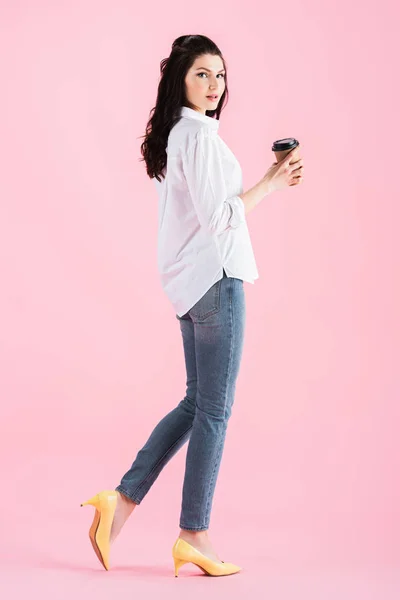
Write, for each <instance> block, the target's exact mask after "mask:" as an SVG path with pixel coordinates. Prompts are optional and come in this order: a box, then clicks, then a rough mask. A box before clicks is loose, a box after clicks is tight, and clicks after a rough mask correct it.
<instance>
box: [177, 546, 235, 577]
mask: <svg viewBox="0 0 400 600" xmlns="http://www.w3.org/2000/svg"><path fill="white" fill-rule="evenodd" d="M172 557H173V559H174V566H175V577H178V571H179V569H180V568H181V566H182V565H184V564H186V563H193V564H194V565H196V567H199V569H201V570H202V571H203V573H205V574H206V575H213V576H215V577H217V576H219V575H233V573H238V571H240V570H241V567H238V566H237V565H234V564H233V563H226V562H223V561H222V564H220V563H218V562H215V560H211V558H208V557H207V556H205V555H204V554H202V553H201V552H200V551H199V550H197V549H196V548H194V547H193V546H192V545H191V544H189V543H188V542H186V541H185V540H183V539H182V538H178V539H177V540H176V542H175V544H174V546H173V548H172Z"/></svg>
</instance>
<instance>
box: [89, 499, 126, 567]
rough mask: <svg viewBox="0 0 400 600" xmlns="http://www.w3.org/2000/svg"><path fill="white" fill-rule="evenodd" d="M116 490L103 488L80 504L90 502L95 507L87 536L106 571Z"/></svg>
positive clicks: (115, 505) (115, 504)
mask: <svg viewBox="0 0 400 600" xmlns="http://www.w3.org/2000/svg"><path fill="white" fill-rule="evenodd" d="M117 498H118V492H116V491H115V490H104V491H103V492H100V493H98V494H96V495H95V496H93V498H90V500H88V501H87V502H83V504H81V506H86V505H87V504H91V505H92V506H94V507H95V509H96V511H95V513H94V519H93V523H92V525H91V527H90V529H89V537H90V541H91V542H92V546H93V550H94V551H95V553H96V556H97V558H98V559H99V561H100V562H101V564H102V565H103V567H104V568H105V569H106V570H107V571H108V570H109V568H110V565H109V557H110V533H111V526H112V523H113V519H114V514H115V509H116V507H117Z"/></svg>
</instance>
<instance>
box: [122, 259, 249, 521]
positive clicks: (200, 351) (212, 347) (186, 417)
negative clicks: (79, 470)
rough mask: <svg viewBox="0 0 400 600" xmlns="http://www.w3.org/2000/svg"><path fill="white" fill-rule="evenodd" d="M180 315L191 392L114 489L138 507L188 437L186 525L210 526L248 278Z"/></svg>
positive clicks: (225, 285)
mask: <svg viewBox="0 0 400 600" xmlns="http://www.w3.org/2000/svg"><path fill="white" fill-rule="evenodd" d="M176 318H177V319H178V320H179V324H180V329H181V333H182V338H183V348H184V355H185V365H186V395H185V397H184V398H183V400H181V401H180V402H179V404H178V405H177V406H176V407H175V408H174V409H173V410H171V411H170V412H169V413H168V414H167V415H166V416H165V417H163V419H161V421H160V422H159V423H158V424H157V425H156V427H155V429H154V430H153V431H152V433H151V435H150V437H149V438H148V440H147V441H146V443H145V445H144V446H143V447H142V449H141V450H139V452H138V454H137V456H136V459H135V461H134V462H133V464H132V466H131V468H130V469H129V471H127V473H126V474H125V475H124V476H123V477H122V479H121V483H120V485H118V487H116V488H115V489H116V490H118V491H119V492H121V493H122V494H124V495H125V496H127V497H128V498H130V499H131V500H133V501H134V502H135V503H136V504H140V502H141V501H142V499H143V498H144V496H145V495H146V494H147V492H148V491H149V489H150V487H151V486H152V485H153V483H154V481H155V480H156V479H157V477H158V475H159V474H160V472H161V470H162V469H163V467H164V466H165V465H166V464H167V463H168V461H169V460H170V459H171V458H172V457H173V456H174V454H176V452H177V451H178V450H179V449H180V448H181V447H182V446H183V444H185V442H186V441H187V440H189V444H188V448H187V454H186V466H185V476H184V482H183V491H182V507H181V515H180V522H179V526H180V528H181V529H188V530H192V531H204V530H206V529H208V528H209V524H210V514H211V507H212V502H213V496H214V490H215V486H216V481H217V476H218V472H219V467H220V463H221V458H222V453H223V448H224V443H225V436H226V430H227V424H228V420H229V418H230V416H231V412H232V405H233V401H234V397H235V389H236V379H237V376H238V373H239V367H240V361H241V357H242V350H243V340H244V326H245V295H244V289H243V281H242V280H241V279H237V278H234V277H227V276H226V274H225V271H224V276H223V278H222V279H220V280H219V281H217V282H216V283H215V284H214V285H213V286H212V287H211V288H210V289H209V290H208V291H207V292H206V293H205V294H204V296H203V297H202V298H201V299H200V300H199V301H198V302H197V303H196V304H195V305H194V306H193V307H192V308H191V309H190V310H189V311H188V312H187V313H186V314H185V315H183V316H182V317H178V315H176Z"/></svg>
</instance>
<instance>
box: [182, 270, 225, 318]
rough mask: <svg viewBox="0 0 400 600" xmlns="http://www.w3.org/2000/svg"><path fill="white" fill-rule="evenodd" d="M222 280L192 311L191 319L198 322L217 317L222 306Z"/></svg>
mask: <svg viewBox="0 0 400 600" xmlns="http://www.w3.org/2000/svg"><path fill="white" fill-rule="evenodd" d="M221 281H222V280H221V279H220V280H219V281H217V282H216V283H214V285H212V286H211V287H210V289H209V290H207V292H206V293H205V294H204V296H202V297H201V298H200V300H198V301H197V302H196V304H195V305H194V306H193V307H192V308H191V309H190V311H189V314H190V316H191V318H193V319H195V320H196V321H204V319H207V318H208V317H210V316H211V315H215V313H217V312H218V311H219V309H220V305H221Z"/></svg>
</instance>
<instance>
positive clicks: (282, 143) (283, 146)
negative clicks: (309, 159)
mask: <svg viewBox="0 0 400 600" xmlns="http://www.w3.org/2000/svg"><path fill="white" fill-rule="evenodd" d="M298 145H299V142H298V141H297V140H296V139H295V138H284V139H283V140H276V142H274V143H273V145H272V148H271V149H272V151H273V152H281V151H282V150H292V148H296V146H298Z"/></svg>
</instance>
